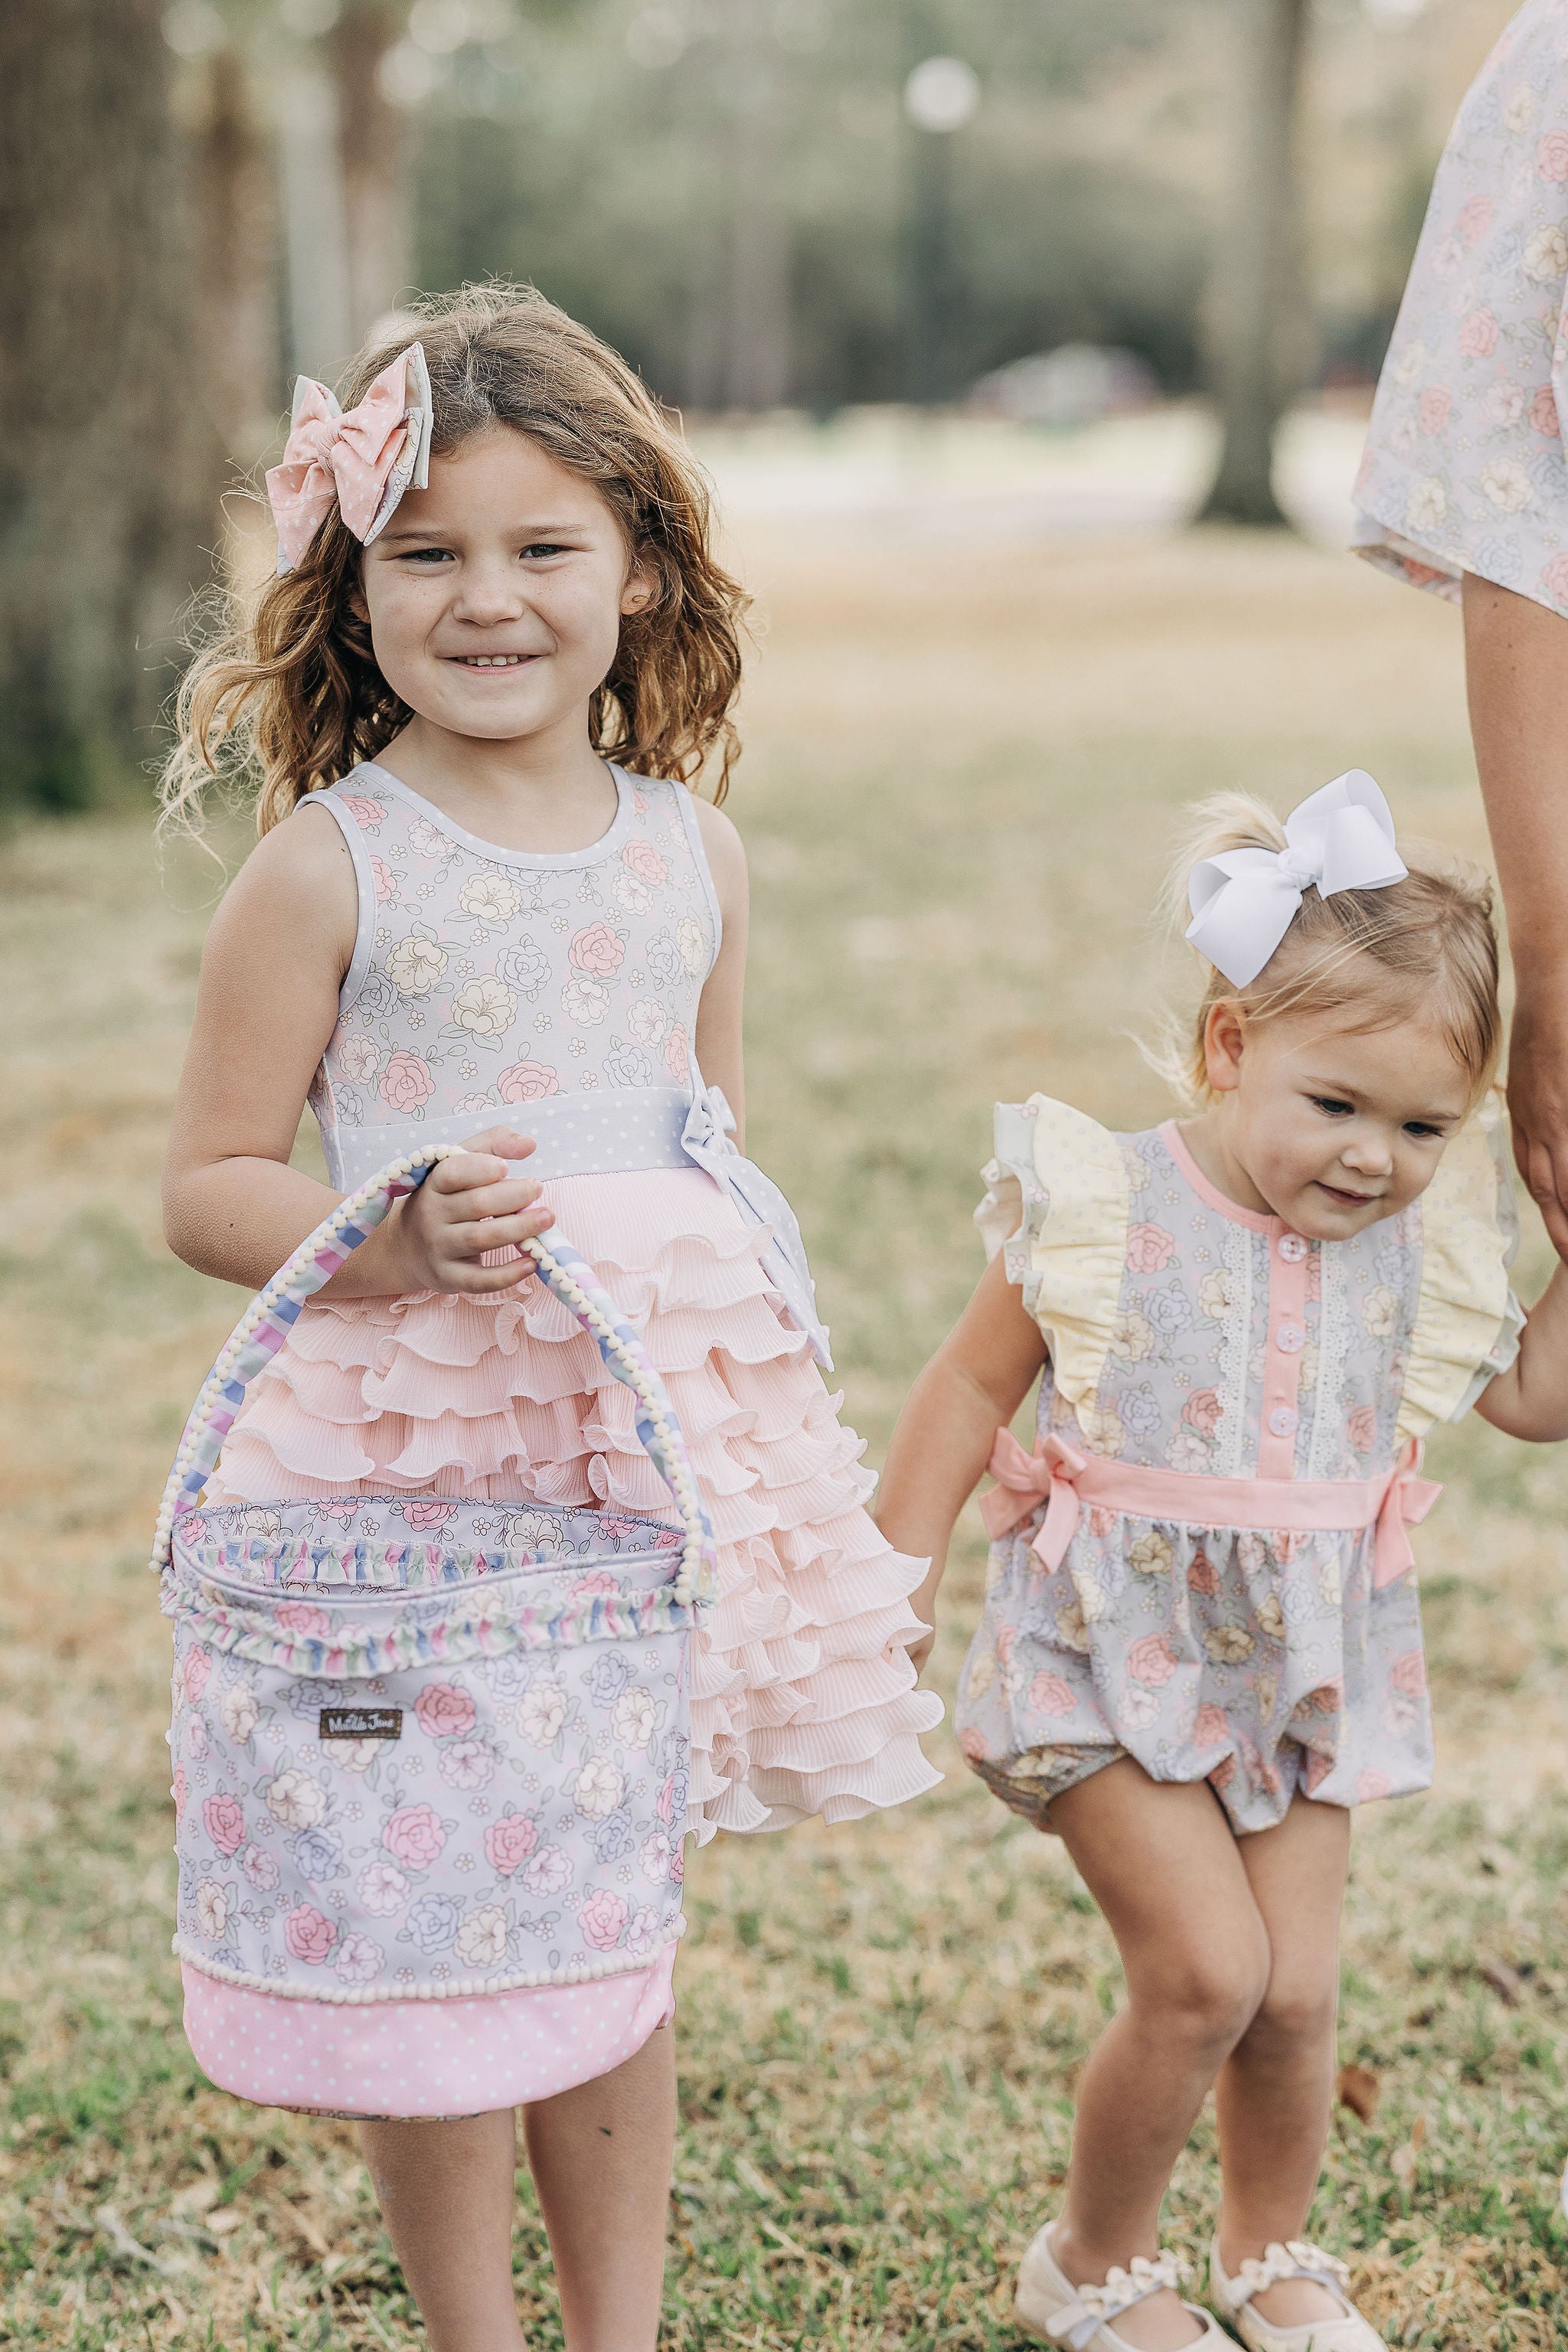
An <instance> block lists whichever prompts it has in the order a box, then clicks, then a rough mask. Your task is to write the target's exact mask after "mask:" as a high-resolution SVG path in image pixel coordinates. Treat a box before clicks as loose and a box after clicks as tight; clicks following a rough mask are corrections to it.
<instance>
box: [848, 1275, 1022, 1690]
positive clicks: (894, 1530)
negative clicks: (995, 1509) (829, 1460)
mask: <svg viewBox="0 0 1568 2352" xmlns="http://www.w3.org/2000/svg"><path fill="white" fill-rule="evenodd" d="M1045 1360H1046V1343H1045V1339H1044V1337H1043V1335H1042V1333H1041V1331H1040V1328H1039V1326H1038V1324H1037V1322H1036V1321H1035V1320H1034V1318H1033V1317H1032V1316H1030V1315H1028V1314H1027V1313H1026V1311H1025V1307H1024V1303H1023V1300H1022V1299H1021V1297H1019V1295H1018V1291H1017V1289H1016V1286H1015V1285H1014V1284H1013V1283H1011V1282H1009V1281H1008V1279H1007V1274H1006V1269H1005V1265H1003V1262H1002V1259H1001V1256H1000V1255H997V1256H996V1257H994V1258H993V1260H992V1262H991V1264H990V1265H989V1266H988V1267H987V1268H986V1270H985V1272H984V1275H983V1276H982V1277H981V1280H980V1283H979V1286H978V1287H977V1288H976V1290H975V1293H974V1296H973V1298H972V1299H971V1300H970V1302H969V1305H968V1306H967V1307H965V1308H964V1310H963V1315H962V1316H961V1317H960V1318H959V1320H958V1322H957V1324H956V1325H955V1326H954V1328H953V1330H952V1335H951V1336H950V1337H949V1338H948V1339H945V1340H944V1341H943V1343H942V1346H941V1347H940V1348H939V1349H937V1351H936V1354H935V1355H934V1356H933V1357H932V1358H931V1361H930V1363H929V1364H928V1365H927V1366H926V1368H925V1370H924V1371H923V1372H922V1373H921V1376H920V1378H919V1380H918V1381H916V1382H915V1384H914V1387H913V1388H912V1389H911V1390H910V1396H909V1402H908V1403H907V1404H906V1405H905V1407H904V1409H903V1411H902V1412H901V1413H900V1415H899V1424H898V1427H897V1428H896V1429H895V1430H894V1432H893V1442H892V1444H891V1445H890V1446H889V1449H888V1466H887V1469H886V1471H885V1472H884V1473H883V1476H882V1486H881V1492H880V1496H879V1502H878V1507H877V1515H876V1516H877V1524H878V1526H879V1528H881V1530H882V1533H883V1534H884V1535H885V1536H886V1537H887V1538H888V1541H889V1543H890V1544H892V1545H893V1546H894V1548H895V1549H897V1550H899V1551H901V1552H909V1553H911V1554H913V1556H914V1557H915V1558H916V1559H924V1558H927V1557H928V1556H929V1558H930V1560H931V1569H930V1572H929V1573H928V1575H927V1577H926V1580H925V1581H924V1583H923V1584H922V1585H921V1588H920V1590H919V1591H918V1592H914V1593H911V1594H910V1608H911V1609H912V1610H913V1611H914V1613H915V1615H916V1616H917V1617H919V1618H921V1619H922V1620H923V1621H924V1622H926V1623H927V1624H928V1625H931V1627H932V1629H933V1630H932V1632H931V1633H928V1634H927V1635H926V1636H925V1638H924V1640H923V1641H921V1642H912V1643H910V1656H911V1657H912V1658H913V1660H914V1662H915V1664H916V1665H917V1666H923V1665H924V1664H925V1662H926V1660H927V1658H928V1657H929V1656H930V1655H931V1643H932V1640H933V1638H934V1628H935V1622H936V1595H937V1588H938V1586H939V1585H940V1584H941V1582H942V1573H943V1571H944V1570H945V1569H946V1566H947V1548H948V1545H949V1544H950V1542H951V1541H952V1530H953V1526H954V1523H955V1521H956V1520H957V1517H958V1515H959V1513H960V1511H961V1510H962V1509H963V1506H964V1504H965V1503H966V1502H967V1501H968V1499H969V1497H970V1496H971V1495H972V1494H973V1492H974V1489H975V1487H976V1486H978V1484H979V1482H980V1478H981V1475H982V1474H983V1473H984V1468H985V1465H986V1463H987V1461H988V1460H989V1459H990V1454H991V1448H992V1445H993V1444H994V1441H995V1436H996V1432H997V1430H998V1429H1001V1428H1005V1426H1006V1425H1007V1423H1009V1422H1010V1421H1011V1420H1012V1418H1013V1415H1014V1414H1015V1413H1016V1412H1017V1410H1018V1407H1019V1406H1020V1404H1022V1402H1023V1401H1024V1399H1025V1397H1026V1395H1027V1394H1028V1392H1029V1389H1030V1387H1031V1385H1032V1384H1033V1382H1034V1381H1035V1380H1036V1379H1037V1377H1038V1374H1039V1371H1040V1368H1041V1366H1042V1365H1043V1364H1044V1362H1045Z"/></svg>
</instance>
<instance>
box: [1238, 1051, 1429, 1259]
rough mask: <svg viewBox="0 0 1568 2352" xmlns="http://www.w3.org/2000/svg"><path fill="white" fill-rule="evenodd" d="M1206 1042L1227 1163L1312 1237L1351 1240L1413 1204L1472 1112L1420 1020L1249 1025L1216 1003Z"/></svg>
mask: <svg viewBox="0 0 1568 2352" xmlns="http://www.w3.org/2000/svg"><path fill="white" fill-rule="evenodd" d="M1205 1043H1206V1045H1207V1048H1208V1056H1209V1076H1210V1079H1211V1081H1212V1082H1213V1083H1214V1084H1215V1087H1216V1088H1218V1090H1219V1092H1220V1095H1221V1102H1220V1107H1219V1109H1220V1120H1221V1124H1222V1126H1223V1129H1224V1144H1225V1150H1226V1153H1227V1156H1228V1157H1229V1158H1230V1159H1231V1160H1233V1161H1234V1163H1235V1165H1236V1167H1237V1170H1238V1171H1240V1172H1242V1173H1243V1174H1245V1176H1246V1177H1247V1178H1248V1179H1249V1180H1250V1181H1251V1183H1252V1185H1253V1186H1254V1187H1255V1188H1256V1190H1257V1192H1258V1195H1259V1197H1260V1198H1261V1200H1262V1201H1263V1202H1265V1203H1266V1204H1267V1206H1268V1208H1269V1209H1270V1210H1271V1211H1272V1212H1273V1213H1274V1214H1275V1215H1276V1216H1277V1217H1282V1218H1283V1219H1284V1220H1285V1223H1287V1224H1288V1225H1289V1226H1291V1227H1292V1228H1293V1229H1294V1230H1295V1231H1296V1232H1297V1233H1299V1234H1306V1235H1307V1236H1308V1238H1309V1239H1310V1240H1312V1241H1323V1242H1329V1241H1346V1240H1348V1239H1349V1238H1350V1236H1351V1235H1352V1234H1359V1233H1361V1232H1363V1230H1364V1229H1365V1227H1366V1226H1368V1225H1372V1224H1375V1223H1378V1221H1379V1220H1380V1219H1381V1218H1384V1217H1392V1216H1396V1215H1397V1214H1398V1213H1399V1211H1400V1210H1401V1209H1403V1208H1405V1207H1407V1206H1408V1204H1409V1203H1410V1202H1412V1201H1414V1200H1415V1198H1416V1196H1417V1195H1418V1194H1419V1193H1421V1192H1425V1190H1426V1186H1427V1185H1428V1184H1429V1183H1430V1182H1431V1181H1432V1179H1433V1177H1434V1176H1435V1175H1436V1172H1437V1163H1438V1161H1439V1160H1441V1158H1442V1156H1443V1147H1444V1145H1445V1144H1446V1143H1447V1140H1448V1139H1449V1137H1450V1136H1451V1135H1453V1134H1454V1133H1455V1131H1456V1130H1457V1129H1458V1127H1459V1126H1460V1125H1461V1124H1462V1122H1463V1120H1464V1118H1465V1114H1466V1111H1467V1109H1468V1105H1469V1094H1470V1084H1469V1079H1468V1075H1467V1073H1466V1072H1465V1070H1464V1069H1463V1067H1462V1066H1460V1064H1459V1063H1458V1061H1457V1060H1456V1059H1455V1056H1454V1054H1453V1052H1452V1049H1451V1048H1450V1047H1449V1045H1448V1044H1447V1040H1446V1039H1445V1038H1444V1036H1443V1034H1442V1032H1441V1030H1439V1029H1437V1028H1436V1027H1434V1026H1428V1025H1426V1024H1423V1023H1421V1022H1420V1021H1418V1020H1407V1021H1401V1022H1399V1023H1397V1024H1395V1025H1394V1026H1393V1027H1390V1028H1386V1029H1372V1030H1367V1029H1357V1028H1354V1027H1352V1026H1351V1025H1350V1023H1349V1021H1348V1020H1347V1019H1346V1018H1345V1017H1344V1016H1342V1015H1334V1014H1323V1013H1287V1014H1283V1015H1280V1016H1279V1017H1278V1018H1276V1019H1274V1020H1271V1021H1268V1022H1264V1023H1262V1024H1248V1023H1247V1021H1246V1019H1245V1016H1244V1015H1242V1014H1240V1013H1238V1012H1237V1008H1236V1007H1234V1006H1226V1005H1216V1006H1215V1010H1214V1012H1213V1013H1211V1014H1210V1016H1209V1023H1208V1028H1207V1032H1206V1035H1205Z"/></svg>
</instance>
